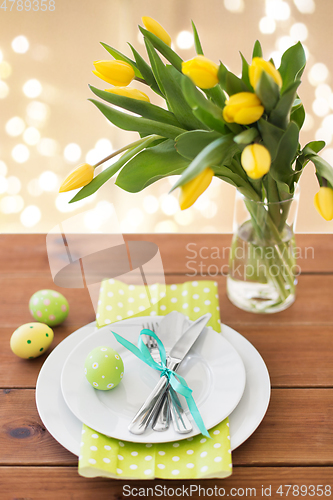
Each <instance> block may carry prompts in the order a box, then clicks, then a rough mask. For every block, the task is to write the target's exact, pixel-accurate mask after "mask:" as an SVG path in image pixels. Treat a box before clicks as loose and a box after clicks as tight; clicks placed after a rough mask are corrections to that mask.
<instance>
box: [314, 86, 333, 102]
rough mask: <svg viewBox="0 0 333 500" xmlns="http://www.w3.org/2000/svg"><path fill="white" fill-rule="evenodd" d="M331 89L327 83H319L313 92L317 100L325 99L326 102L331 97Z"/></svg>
mask: <svg viewBox="0 0 333 500" xmlns="http://www.w3.org/2000/svg"><path fill="white" fill-rule="evenodd" d="M331 94H332V89H331V87H330V86H329V85H327V83H321V84H320V85H318V87H317V88H316V90H315V96H316V97H317V98H318V99H319V98H320V97H321V98H322V99H326V100H327V101H328V100H329V98H330V97H331Z"/></svg>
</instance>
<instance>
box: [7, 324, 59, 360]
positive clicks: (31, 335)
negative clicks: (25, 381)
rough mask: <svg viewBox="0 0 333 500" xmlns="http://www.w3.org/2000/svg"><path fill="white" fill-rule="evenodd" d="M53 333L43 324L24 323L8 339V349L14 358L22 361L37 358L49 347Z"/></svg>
mask: <svg viewBox="0 0 333 500" xmlns="http://www.w3.org/2000/svg"><path fill="white" fill-rule="evenodd" d="M52 340H53V331H52V330H51V328H50V327H48V326H47V325H45V324H43V323H26V324H25V325H22V326H20V327H19V328H17V330H15V332H14V333H13V335H12V336H11V339H10V348H11V350H12V351H13V353H14V354H16V356H19V357H20V358H24V359H33V358H37V357H38V356H40V355H41V354H43V353H44V352H45V351H46V350H47V349H48V347H50V345H51V343H52Z"/></svg>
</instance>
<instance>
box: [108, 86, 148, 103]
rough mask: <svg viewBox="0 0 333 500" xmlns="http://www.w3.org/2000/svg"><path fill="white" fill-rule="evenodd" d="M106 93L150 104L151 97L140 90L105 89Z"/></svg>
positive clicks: (125, 88) (124, 88) (123, 88)
mask: <svg viewBox="0 0 333 500" xmlns="http://www.w3.org/2000/svg"><path fill="white" fill-rule="evenodd" d="M105 90H106V92H110V94H116V95H122V96H124V97H130V98H131V99H137V100H139V101H146V102H150V99H149V97H148V96H147V94H145V93H144V92H141V90H138V89H130V88H128V87H115V88H113V89H105Z"/></svg>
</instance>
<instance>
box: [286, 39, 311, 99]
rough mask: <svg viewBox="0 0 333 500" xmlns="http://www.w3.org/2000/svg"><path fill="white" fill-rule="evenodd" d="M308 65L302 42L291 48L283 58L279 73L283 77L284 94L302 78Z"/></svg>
mask: <svg viewBox="0 0 333 500" xmlns="http://www.w3.org/2000/svg"><path fill="white" fill-rule="evenodd" d="M305 64H306V57H305V52H304V49H303V46H302V44H301V42H298V43H296V45H293V46H292V47H290V48H289V49H288V50H286V52H285V53H284V54H283V56H282V58H281V65H280V67H279V72H280V74H281V76H282V80H283V84H282V89H281V92H282V93H283V92H284V91H285V90H286V89H287V88H288V87H289V85H290V84H292V83H293V82H294V81H295V80H296V79H297V80H299V79H300V78H301V76H302V73H303V71H304V68H305Z"/></svg>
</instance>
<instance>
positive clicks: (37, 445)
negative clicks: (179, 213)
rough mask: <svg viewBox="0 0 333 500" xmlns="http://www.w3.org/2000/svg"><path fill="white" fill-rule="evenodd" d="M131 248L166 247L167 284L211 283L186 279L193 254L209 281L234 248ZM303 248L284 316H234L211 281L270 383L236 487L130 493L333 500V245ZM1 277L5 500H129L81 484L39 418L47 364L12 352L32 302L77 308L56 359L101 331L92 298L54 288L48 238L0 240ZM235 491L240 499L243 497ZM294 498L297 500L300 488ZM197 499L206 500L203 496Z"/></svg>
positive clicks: (61, 333) (219, 241)
mask: <svg viewBox="0 0 333 500" xmlns="http://www.w3.org/2000/svg"><path fill="white" fill-rule="evenodd" d="M125 239H126V240H138V239H141V240H149V241H153V242H155V243H157V244H158V245H159V248H160V252H161V255H162V260H163V264H164V269H165V273H166V279H167V282H168V283H173V282H182V281H185V280H193V279H207V276H204V275H203V276H202V277H201V276H196V277H195V278H194V277H191V276H186V274H193V271H192V270H189V267H188V266H189V264H188V263H189V261H190V260H192V261H193V250H195V251H197V252H198V256H197V258H196V259H195V260H196V263H195V264H193V262H192V264H191V267H192V268H193V267H195V268H196V269H197V270H200V262H201V263H202V265H201V269H202V271H203V272H202V274H204V273H205V272H207V270H208V269H210V272H211V274H212V273H213V272H216V271H213V270H214V269H216V268H217V267H219V268H220V269H221V267H222V266H223V265H225V264H226V263H227V253H225V255H223V249H224V248H225V247H228V246H229V245H230V235H220V236H217V235H131V236H126V237H125ZM189 244H190V246H188V245H189ZM297 244H298V246H299V247H300V252H301V254H302V255H301V258H300V259H299V264H300V266H301V268H302V274H301V276H300V278H299V285H298V297H297V300H296V302H295V304H294V305H293V306H292V307H291V308H289V309H288V310H286V311H284V312H281V313H279V314H275V315H268V316H263V315H254V314H250V313H246V312H243V311H241V310H239V309H237V308H236V307H234V306H233V305H232V304H230V302H229V301H228V299H227V297H226V290H225V287H226V278H225V276H222V275H217V276H214V277H212V278H211V279H214V280H216V281H217V282H218V285H219V294H220V307H221V317H222V321H223V322H224V323H226V324H227V325H230V326H231V327H233V328H235V329H236V330H237V331H239V332H240V333H241V334H242V335H244V336H245V337H246V338H247V339H248V340H249V341H250V342H252V344H253V345H254V346H255V347H256V348H257V349H258V351H259V352H260V353H261V355H262V356H263V358H264V360H265V362H266V364H267V367H268V370H269V372H270V376H271V382H272V397H271V402H270V405H269V409H268V412H267V414H266V416H265V418H264V420H263V422H262V423H261V425H260V427H259V428H258V429H257V431H256V432H255V433H254V434H253V435H252V436H251V437H250V438H249V439H248V440H247V441H246V442H245V443H244V444H243V445H242V446H240V447H239V448H238V449H237V450H236V451H235V452H234V453H233V463H234V472H233V475H232V476H231V477H230V478H229V479H226V480H213V479H210V480H202V481H187V482H184V481H176V480H174V481H165V482H163V481H133V482H131V483H130V484H131V486H133V487H140V488H147V487H151V486H153V485H155V484H160V485H166V486H167V487H169V488H171V487H173V488H176V487H181V486H182V485H183V484H185V486H189V485H190V484H194V485H196V486H199V485H200V486H204V487H206V488H208V487H212V488H214V486H218V487H219V488H222V487H223V488H225V490H226V496H227V495H228V494H229V495H230V496H234V497H235V498H241V497H246V496H250V492H249V490H248V492H247V494H246V488H256V497H257V498H263V496H262V492H261V488H262V486H263V487H264V488H269V487H271V498H284V497H285V496H286V492H287V487H286V486H283V489H282V491H283V495H282V496H281V495H279V493H276V491H277V490H278V488H279V486H280V485H298V486H301V485H307V486H308V487H310V485H314V487H315V488H317V486H318V485H324V486H325V485H330V486H331V487H332V489H333V362H332V359H333V358H332V347H333V307H332V305H333V259H332V255H333V236H330V235H298V237H297ZM213 247H214V248H215V255H214V253H213V255H212V249H213ZM216 248H218V249H220V255H216ZM200 249H201V257H200V255H199V250H200ZM311 249H312V250H311ZM190 250H192V252H191V251H190ZM306 253H307V255H305V254H306ZM0 266H1V267H0V269H1V271H0V294H1V308H0V325H1V328H0V387H1V392H0V424H1V427H0V499H1V500H5V499H6V500H7V499H23V498H24V499H41V500H46V499H52V500H53V499H57V498H61V499H80V500H82V499H96V500H97V499H98V500H103V499H108V500H110V499H119V498H123V485H124V484H128V481H117V480H107V479H85V478H82V477H80V476H79V475H78V473H77V457H75V456H74V455H72V454H71V453H69V452H68V451H66V450H65V449H64V448H62V446H60V444H58V443H57V441H55V440H54V439H53V438H52V436H51V435H50V434H49V433H48V432H47V431H46V429H45V428H44V426H43V423H42V422H41V420H40V418H39V415H38V413H37V410H36V404H35V384H36V379H37V376H38V373H39V370H40V368H41V366H42V364H43V362H44V360H45V356H41V357H40V358H38V359H36V360H33V361H31V362H28V361H25V360H21V359H18V358H17V357H15V356H14V355H13V354H12V352H11V351H10V348H9V339H10V336H11V334H12V332H13V331H14V330H15V329H16V328H17V327H18V326H19V325H21V324H23V323H27V322H29V321H31V316H30V313H29V310H28V301H29V298H30V296H31V295H32V294H33V293H34V292H35V291H37V290H39V289H42V288H53V289H58V290H59V291H60V292H63V293H65V295H66V297H67V299H68V301H69V304H70V314H69V317H68V318H67V320H66V322H65V323H64V324H63V325H62V326H59V327H57V328H55V340H54V342H53V347H54V346H55V345H57V344H58V343H59V342H61V341H62V340H63V339H64V338H65V337H66V336H67V335H69V334H70V333H72V332H73V331H74V330H76V329H78V328H79V327H81V326H82V325H85V324H86V323H88V322H90V321H93V320H94V311H93V308H92V305H91V302H90V298H89V295H88V292H87V290H86V289H67V290H64V289H61V288H58V287H56V286H55V285H54V283H53V282H52V278H51V274H50V270H49V265H48V260H47V254H46V246H45V235H3V236H0ZM212 266H214V267H212ZM222 269H223V268H222ZM224 269H225V268H224ZM231 488H243V489H244V491H243V492H242V490H239V491H238V493H236V490H231ZM280 491H281V489H280ZM266 493H268V491H266ZM312 493H313V490H312V489H311V488H310V489H309V490H308V494H306V495H305V496H303V498H317V496H320V486H319V490H316V491H315V492H314V493H315V494H314V495H313V494H312ZM252 496H254V492H253V490H252ZM288 496H289V497H292V498H293V497H294V495H293V494H292V488H291V489H290V491H289V495H288ZM201 497H202V495H201ZM201 497H200V498H201ZM215 497H216V496H215ZM124 498H125V497H124ZM133 498H134V496H133ZM192 498H199V495H198V493H196V494H193V496H192ZM323 498H326V495H325V493H324V495H323Z"/></svg>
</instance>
